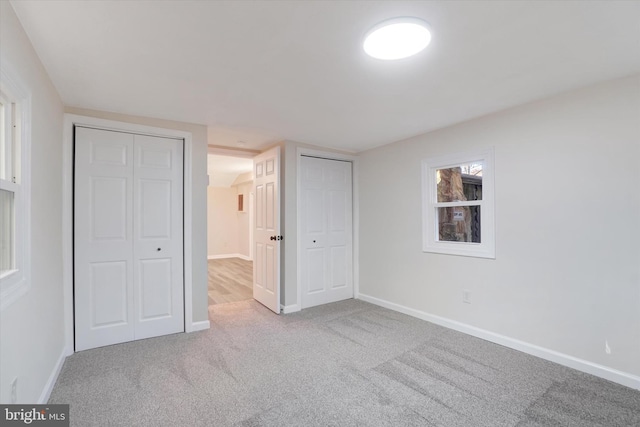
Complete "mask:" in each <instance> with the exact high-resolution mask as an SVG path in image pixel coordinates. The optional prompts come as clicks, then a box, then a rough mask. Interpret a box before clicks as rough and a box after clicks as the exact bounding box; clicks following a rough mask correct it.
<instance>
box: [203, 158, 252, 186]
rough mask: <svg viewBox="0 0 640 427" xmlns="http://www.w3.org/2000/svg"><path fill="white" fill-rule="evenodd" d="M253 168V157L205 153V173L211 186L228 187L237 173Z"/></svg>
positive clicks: (249, 170)
mask: <svg viewBox="0 0 640 427" xmlns="http://www.w3.org/2000/svg"><path fill="white" fill-rule="evenodd" d="M252 170H253V159H251V158H242V157H231V156H222V155H218V154H208V155H207V173H208V174H209V185H210V186H211V187H229V186H231V184H233V182H234V181H235V180H236V178H237V177H238V175H240V174H243V173H247V172H251V171H252Z"/></svg>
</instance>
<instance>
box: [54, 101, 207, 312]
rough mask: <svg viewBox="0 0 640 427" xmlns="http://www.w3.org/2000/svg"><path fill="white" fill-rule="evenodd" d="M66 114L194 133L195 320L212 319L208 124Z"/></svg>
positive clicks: (80, 111) (94, 113) (96, 113)
mask: <svg viewBox="0 0 640 427" xmlns="http://www.w3.org/2000/svg"><path fill="white" fill-rule="evenodd" d="M65 112H66V113H70V114H77V115H80V116H89V117H96V118H100V119H105V120H115V121H119V122H125V123H135V124H139V125H145V126H154V127H159V128H165V129H174V130H180V131H185V132H190V133H191V135H192V142H193V151H192V155H191V164H192V171H191V177H190V179H191V182H192V188H193V195H192V201H193V204H192V217H191V218H190V219H189V218H185V220H190V221H191V227H192V230H193V233H192V237H191V241H192V247H191V252H192V257H193V258H192V259H193V261H192V277H193V284H192V287H193V289H192V292H193V300H192V310H193V321H194V322H204V321H208V319H209V314H208V313H209V312H208V297H207V232H206V230H207V127H206V126H203V125H198V124H193V123H183V122H175V121H171V120H161V119H154V118H149V117H139V116H131V115H127V114H117V113H111V112H106V111H95V110H87V109H82V108H72V107H66V108H65ZM186 178H187V179H189V177H186Z"/></svg>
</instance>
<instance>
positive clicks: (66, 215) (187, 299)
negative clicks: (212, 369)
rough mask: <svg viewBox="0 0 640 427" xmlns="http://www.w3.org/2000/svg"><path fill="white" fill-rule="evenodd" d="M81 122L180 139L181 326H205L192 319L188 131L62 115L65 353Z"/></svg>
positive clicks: (70, 342)
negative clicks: (76, 140)
mask: <svg viewBox="0 0 640 427" xmlns="http://www.w3.org/2000/svg"><path fill="white" fill-rule="evenodd" d="M76 125H82V126H87V127H94V128H98V129H105V130H114V131H122V132H128V133H137V134H143V135H151V136H159V137H168V138H180V139H183V140H184V169H183V176H184V179H183V187H184V189H183V203H184V205H183V245H184V247H183V250H184V252H183V257H184V258H183V262H184V266H183V268H184V293H183V294H184V329H185V332H193V331H196V330H201V329H207V328H208V327H209V325H208V323H209V322H208V321H207V322H206V323H207V324H206V325H201V323H202V322H194V321H193V253H192V243H193V242H192V236H193V231H192V225H191V221H189V220H188V219H189V218H191V217H192V216H193V179H192V175H193V160H192V157H193V137H192V134H191V132H185V131H180V130H174V129H166V128H160V127H154V126H145V125H139V124H135V123H127V122H118V121H114V120H106V119H99V118H96V117H89V116H80V115H76V114H68V113H65V115H64V128H63V141H62V156H63V159H62V282H63V303H64V331H65V351H66V355H71V354H73V353H74V326H73V315H74V314H73V310H74V305H73V200H74V198H73V171H74V167H75V163H74V158H73V157H74V156H73V153H74V149H73V142H74V133H75V132H74V127H75V126H76Z"/></svg>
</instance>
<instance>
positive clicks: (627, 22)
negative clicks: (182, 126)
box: [12, 0, 640, 151]
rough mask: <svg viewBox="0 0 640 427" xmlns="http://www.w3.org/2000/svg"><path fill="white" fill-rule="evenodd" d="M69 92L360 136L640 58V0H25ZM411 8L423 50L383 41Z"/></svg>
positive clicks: (141, 107) (19, 7) (371, 142)
mask: <svg viewBox="0 0 640 427" xmlns="http://www.w3.org/2000/svg"><path fill="white" fill-rule="evenodd" d="M12 4H13V7H14V9H15V10H16V13H17V14H18V16H19V18H20V20H21V22H22V24H23V26H24V27H25V30H26V31H27V33H28V35H29V37H30V38H31V41H32V43H33V45H34V46H35V48H36V51H37V52H38V54H39V56H40V58H41V60H42V62H43V63H44V65H45V67H46V69H47V71H48V73H49V75H50V76H51V78H52V80H53V82H54V84H55V86H56V87H57V89H58V91H59V93H60V95H61V97H62V100H63V102H64V103H65V104H66V105H68V106H74V107H84V108H91V109H97V110H106V111H114V112H119V113H127V114H135V115H142V116H150V117H158V118H166V119H172V120H179V121H185V122H192V123H200V124H206V125H208V126H210V129H209V135H210V137H211V138H210V141H209V142H210V143H212V144H217V145H230V146H235V145H236V143H237V141H238V140H242V141H244V142H245V143H246V144H245V147H246V148H258V147H261V146H264V145H266V144H268V143H270V142H273V141H276V140H282V139H288V140H295V141H300V142H306V143H311V144H317V145H321V146H327V147H339V148H343V149H347V150H351V151H361V150H364V149H367V148H371V147H375V146H378V145H382V144H386V143H390V142H393V141H397V140H400V139H403V138H406V137H410V136H413V135H416V134H420V133H424V132H427V131H430V130H433V129H437V128H440V127H443V126H446V125H449V124H453V123H457V122H460V121H464V120H468V119H470V118H473V117H478V116H481V115H484V114H488V113H491V112H494V111H497V110H501V109H504V108H507V107H510V106H514V105H518V104H522V103H525V102H529V101H532V100H535V99H539V98H543V97H546V96H549V95H552V94H555V93H559V92H562V91H566V90H570V89H573V88H577V87H581V86H586V85H589V84H592V83H595V82H598V81H603V80H609V79H613V78H617V77H622V76H626V75H630V74H634V73H637V72H640V19H639V16H640V2H638V1H620V2H618V1H612V0H610V1H566V2H563V1H554V2H552V1H517V2H515V1H475V2H472V1H446V2H445V1H422V2H421V1H376V2H374V1H349V2H347V1H156V2H153V1H83V2H80V1H53V0H47V1H24V0H21V1H13V2H12ZM396 16H416V17H419V18H422V19H424V20H426V21H427V22H429V23H430V25H431V28H432V34H433V40H432V42H431V45H430V46H429V47H428V48H427V49H426V50H425V51H423V52H422V53H420V54H419V55H418V56H416V57H413V58H409V59H405V60H400V61H395V62H384V61H380V60H375V59H373V58H369V57H367V56H366V55H365V54H364V52H363V50H362V47H361V43H362V36H363V35H364V33H365V32H366V31H367V30H368V29H369V28H370V27H372V26H373V25H375V24H377V23H378V22H380V21H382V20H385V19H387V18H391V17H396Z"/></svg>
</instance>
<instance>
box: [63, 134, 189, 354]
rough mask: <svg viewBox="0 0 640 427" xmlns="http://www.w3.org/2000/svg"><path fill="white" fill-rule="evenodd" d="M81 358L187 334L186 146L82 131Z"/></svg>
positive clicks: (77, 257) (77, 259)
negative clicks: (184, 272) (184, 276)
mask: <svg viewBox="0 0 640 427" xmlns="http://www.w3.org/2000/svg"><path fill="white" fill-rule="evenodd" d="M75 141H76V142H75V175H74V301H75V310H74V315H75V334H76V336H75V338H76V350H86V349H89V348H94V347H100V346H104V345H109V344H115V343H119V342H125V341H131V340H134V339H141V338H148V337H152V336H158V335H165V334H169V333H174V332H180V331H182V330H184V314H183V312H184V303H183V299H184V296H183V295H184V294H183V279H182V270H183V250H182V246H183V231H182V227H183V223H182V212H183V200H182V188H183V187H182V156H183V154H182V150H183V147H182V141H178V140H174V139H169V138H159V137H149V136H141V135H133V134H129V133H123V132H114V131H106V130H98V129H89V128H82V127H78V128H76V133H75Z"/></svg>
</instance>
